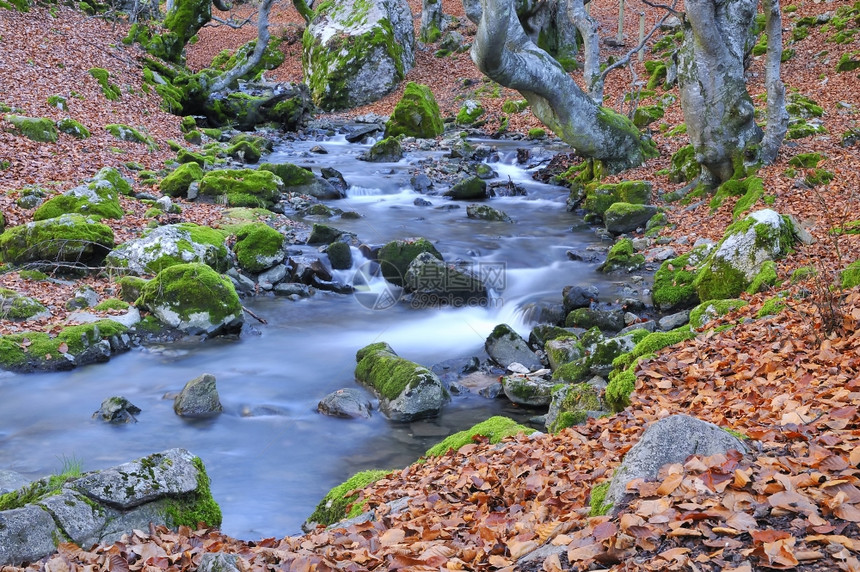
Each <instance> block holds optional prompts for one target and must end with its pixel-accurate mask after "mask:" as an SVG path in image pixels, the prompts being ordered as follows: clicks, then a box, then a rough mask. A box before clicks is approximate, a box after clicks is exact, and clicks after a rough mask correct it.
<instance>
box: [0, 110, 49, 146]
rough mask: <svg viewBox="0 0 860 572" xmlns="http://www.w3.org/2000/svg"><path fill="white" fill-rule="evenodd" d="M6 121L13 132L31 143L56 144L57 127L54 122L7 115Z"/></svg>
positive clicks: (40, 118) (45, 119)
mask: <svg viewBox="0 0 860 572" xmlns="http://www.w3.org/2000/svg"><path fill="white" fill-rule="evenodd" d="M5 119H6V121H8V122H9V123H11V124H12V125H13V126H14V127H15V130H16V131H17V132H18V133H19V134H21V135H23V136H24V137H26V138H27V139H31V140H33V141H38V142H40V143H56V142H57V127H56V126H55V125H54V122H53V121H51V120H50V119H47V118H45V117H24V116H22V115H7V116H6V117H5Z"/></svg>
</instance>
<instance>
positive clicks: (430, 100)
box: [385, 81, 445, 139]
mask: <svg viewBox="0 0 860 572" xmlns="http://www.w3.org/2000/svg"><path fill="white" fill-rule="evenodd" d="M444 130H445V124H444V122H443V121H442V115H441V114H440V112H439V105H438V104H437V103H436V98H435V97H434V96H433V92H432V91H431V89H430V88H429V87H428V86H426V85H422V84H418V83H415V82H411V81H410V82H409V83H407V84H406V88H405V89H404V90H403V97H401V98H400V101H399V102H397V105H396V106H395V107H394V111H393V112H392V113H391V118H390V119H389V120H388V123H386V124H385V136H386V137H396V136H398V135H405V136H407V137H421V138H425V139H428V138H431V137H436V136H437V135H441V134H442V132H443V131H444Z"/></svg>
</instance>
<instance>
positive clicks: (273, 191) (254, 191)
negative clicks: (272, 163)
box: [200, 169, 284, 208]
mask: <svg viewBox="0 0 860 572" xmlns="http://www.w3.org/2000/svg"><path fill="white" fill-rule="evenodd" d="M283 186H284V184H283V181H281V179H280V177H278V176H277V175H275V174H274V173H272V172H270V171H260V170H256V169H224V170H219V171H210V172H208V173H206V174H205V175H204V176H203V178H202V179H201V180H200V194H201V195H203V196H209V197H214V198H216V199H220V200H224V201H226V203H227V205H229V206H231V207H263V208H270V207H272V206H274V204H275V202H277V200H278V199H279V198H280V193H281V189H282V188H283Z"/></svg>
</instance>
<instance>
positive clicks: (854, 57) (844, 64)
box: [836, 52, 860, 72]
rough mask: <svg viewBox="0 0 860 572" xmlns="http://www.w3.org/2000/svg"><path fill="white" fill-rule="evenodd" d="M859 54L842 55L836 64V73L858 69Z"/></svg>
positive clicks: (859, 65) (859, 63)
mask: <svg viewBox="0 0 860 572" xmlns="http://www.w3.org/2000/svg"><path fill="white" fill-rule="evenodd" d="M858 55H860V52H851V53H850V54H842V57H841V58H839V61H838V62H837V63H836V71H837V72H849V71H854V70H856V69H858V68H860V58H858Z"/></svg>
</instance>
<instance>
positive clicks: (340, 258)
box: [326, 242, 352, 270]
mask: <svg viewBox="0 0 860 572" xmlns="http://www.w3.org/2000/svg"><path fill="white" fill-rule="evenodd" d="M326 254H328V260H329V262H330V263H331V267H332V268H333V269H334V270H349V269H350V268H352V251H351V250H350V248H349V245H348V244H347V243H345V242H332V243H331V244H329V245H328V248H327V249H326Z"/></svg>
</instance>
